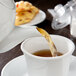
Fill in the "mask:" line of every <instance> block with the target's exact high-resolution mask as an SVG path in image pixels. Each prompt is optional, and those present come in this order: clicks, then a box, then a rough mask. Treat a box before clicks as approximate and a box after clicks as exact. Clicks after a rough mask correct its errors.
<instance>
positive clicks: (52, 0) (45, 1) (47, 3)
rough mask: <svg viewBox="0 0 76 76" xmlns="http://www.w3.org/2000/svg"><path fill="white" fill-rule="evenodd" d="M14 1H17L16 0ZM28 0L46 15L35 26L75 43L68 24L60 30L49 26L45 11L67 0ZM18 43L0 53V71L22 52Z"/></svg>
mask: <svg viewBox="0 0 76 76" xmlns="http://www.w3.org/2000/svg"><path fill="white" fill-rule="evenodd" d="M16 1H18V0H16ZM29 1H30V2H32V3H33V4H34V5H35V6H37V7H38V8H40V9H41V10H43V11H44V12H45V13H46V15H47V17H46V20H45V21H44V22H42V23H40V24H38V25H37V26H39V27H41V28H44V29H45V30H46V31H48V33H50V34H57V35H62V36H65V37H67V38H69V39H71V40H72V41H73V42H74V43H75V45H76V39H75V38H73V37H72V36H71V35H70V30H69V26H68V27H65V28H63V29H60V30H56V31H55V30H53V29H52V28H51V20H52V17H51V15H50V14H49V13H48V12H47V9H48V8H53V7H54V6H55V5H57V4H59V3H62V4H65V3H66V2H67V0H29ZM20 45H21V44H19V45H17V46H16V47H14V48H13V49H12V50H9V51H8V52H6V53H2V54H0V73H1V70H2V68H3V67H4V66H5V64H6V63H8V62H9V61H10V60H12V59H13V58H15V57H18V56H20V55H22V54H23V53H22V52H21V49H20ZM73 55H76V50H75V52H74V53H73ZM0 76H1V75H0Z"/></svg>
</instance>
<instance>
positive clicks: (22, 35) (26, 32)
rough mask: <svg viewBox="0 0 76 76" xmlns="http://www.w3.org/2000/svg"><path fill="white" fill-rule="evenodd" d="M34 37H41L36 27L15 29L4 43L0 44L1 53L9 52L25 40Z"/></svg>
mask: <svg viewBox="0 0 76 76" xmlns="http://www.w3.org/2000/svg"><path fill="white" fill-rule="evenodd" d="M34 36H40V34H39V32H38V31H37V30H36V29H35V27H31V28H20V27H15V29H14V30H13V31H12V32H11V33H10V34H9V35H8V36H7V37H6V38H5V39H4V40H3V41H1V42H0V53H3V52H6V51H9V50H10V49H12V48H13V47H15V46H17V45H18V44H19V43H21V42H22V41H23V40H25V39H27V38H30V37H34Z"/></svg>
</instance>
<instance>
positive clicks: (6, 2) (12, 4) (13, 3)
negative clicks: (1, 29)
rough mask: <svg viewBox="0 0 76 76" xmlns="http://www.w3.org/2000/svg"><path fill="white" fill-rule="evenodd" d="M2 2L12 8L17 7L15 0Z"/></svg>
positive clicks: (3, 0)
mask: <svg viewBox="0 0 76 76" xmlns="http://www.w3.org/2000/svg"><path fill="white" fill-rule="evenodd" d="M0 4H2V5H3V6H5V7H7V8H10V9H13V8H15V2H14V0H0Z"/></svg>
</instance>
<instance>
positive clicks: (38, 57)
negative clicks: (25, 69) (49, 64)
mask: <svg viewBox="0 0 76 76" xmlns="http://www.w3.org/2000/svg"><path fill="white" fill-rule="evenodd" d="M51 36H60V35H53V34H51ZM38 37H42V36H38ZM60 37H63V38H66V39H67V40H69V41H70V42H71V43H72V45H73V50H72V51H69V52H67V53H65V54H63V55H62V56H56V57H40V56H35V55H33V54H31V53H29V52H27V51H25V50H26V49H24V48H23V45H24V44H25V42H27V41H29V40H30V39H31V38H35V37H31V38H28V39H26V40H24V42H23V43H22V44H21V50H22V52H23V53H26V54H28V55H29V56H31V57H33V58H36V59H42V60H52V59H61V58H63V57H65V56H67V55H68V54H71V53H73V52H74V50H75V44H74V43H73V41H72V40H70V39H69V38H67V37H64V36H60Z"/></svg>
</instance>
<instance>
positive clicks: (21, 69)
mask: <svg viewBox="0 0 76 76" xmlns="http://www.w3.org/2000/svg"><path fill="white" fill-rule="evenodd" d="M1 76H28V75H27V65H26V61H25V58H24V56H23V55H22V56H19V57H17V58H15V59H13V60H12V61H10V62H9V63H7V64H6V65H5V66H4V68H3V69H2V72H1ZM68 76H76V58H75V59H74V60H73V62H72V64H71V66H70V70H69V75H68Z"/></svg>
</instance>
